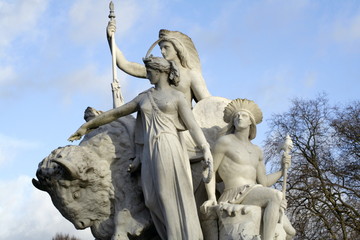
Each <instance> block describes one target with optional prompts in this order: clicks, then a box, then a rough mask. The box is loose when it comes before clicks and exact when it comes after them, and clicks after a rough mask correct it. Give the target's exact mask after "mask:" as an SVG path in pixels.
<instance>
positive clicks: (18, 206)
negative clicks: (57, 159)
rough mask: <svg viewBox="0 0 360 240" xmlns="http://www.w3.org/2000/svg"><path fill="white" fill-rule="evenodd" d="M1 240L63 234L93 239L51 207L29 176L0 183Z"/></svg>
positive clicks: (45, 194) (33, 238)
mask: <svg viewBox="0 0 360 240" xmlns="http://www.w3.org/2000/svg"><path fill="white" fill-rule="evenodd" d="M0 192H1V197H0V216H1V218H0V226H1V228H0V239H12V240H23V239H27V240H39V239H51V238H52V237H53V236H55V234H56V233H65V234H70V235H73V236H76V237H78V238H81V239H83V240H85V239H93V237H92V235H91V233H90V231H89V230H85V231H78V230H76V229H75V228H74V226H73V225H72V224H71V223H70V222H68V221H67V220H66V219H65V218H63V217H62V216H61V214H60V213H59V212H58V211H57V209H56V208H55V207H54V206H53V205H52V202H51V200H50V197H49V196H48V194H47V193H45V192H41V191H39V190H37V189H36V188H35V187H33V186H32V184H31V178H30V177H28V176H19V177H18V178H17V179H14V180H10V181H0Z"/></svg>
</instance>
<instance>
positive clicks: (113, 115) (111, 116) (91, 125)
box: [68, 97, 138, 141]
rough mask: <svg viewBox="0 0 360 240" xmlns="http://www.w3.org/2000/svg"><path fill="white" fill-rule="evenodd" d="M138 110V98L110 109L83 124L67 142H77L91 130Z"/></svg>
mask: <svg viewBox="0 0 360 240" xmlns="http://www.w3.org/2000/svg"><path fill="white" fill-rule="evenodd" d="M137 109H138V97H137V98H135V99H134V100H132V101H131V102H128V103H126V104H125V105H122V106H120V107H118V108H114V109H111V110H109V111H107V112H104V113H102V114H100V115H98V116H96V117H95V118H93V119H91V120H90V121H89V122H86V123H84V124H83V125H81V127H80V128H79V129H78V130H77V131H76V132H75V133H74V134H72V135H71V136H70V137H69V138H68V140H69V141H74V140H79V139H80V138H81V137H82V136H83V135H85V134H87V133H89V132H91V131H92V130H94V129H96V128H98V127H100V126H102V125H105V124H107V123H110V122H112V121H115V120H116V119H118V118H119V117H123V116H126V115H129V114H131V113H133V112H135V111H137Z"/></svg>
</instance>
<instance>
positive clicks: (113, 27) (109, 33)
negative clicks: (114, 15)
mask: <svg viewBox="0 0 360 240" xmlns="http://www.w3.org/2000/svg"><path fill="white" fill-rule="evenodd" d="M115 32H116V22H115V20H110V21H109V23H108V25H107V27H106V33H107V37H108V38H111V37H112V36H113V35H114V34H115Z"/></svg>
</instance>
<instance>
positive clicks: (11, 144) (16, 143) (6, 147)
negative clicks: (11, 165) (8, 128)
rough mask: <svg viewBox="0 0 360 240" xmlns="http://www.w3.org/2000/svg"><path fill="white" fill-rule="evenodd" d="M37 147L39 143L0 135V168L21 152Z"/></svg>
mask: <svg viewBox="0 0 360 240" xmlns="http://www.w3.org/2000/svg"><path fill="white" fill-rule="evenodd" d="M39 146H40V144H39V143H36V142H33V141H28V140H23V139H16V138H12V137H9V136H5V135H3V134H1V133H0V166H1V165H3V164H5V163H6V162H10V161H13V160H14V159H15V158H16V156H17V155H18V154H19V152H21V151H22V150H28V149H34V148H38V147H39Z"/></svg>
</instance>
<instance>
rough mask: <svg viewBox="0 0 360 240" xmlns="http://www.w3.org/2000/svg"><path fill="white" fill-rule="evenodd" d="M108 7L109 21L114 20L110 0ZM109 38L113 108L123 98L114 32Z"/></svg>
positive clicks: (118, 105)
mask: <svg viewBox="0 0 360 240" xmlns="http://www.w3.org/2000/svg"><path fill="white" fill-rule="evenodd" d="M109 9H110V14H109V18H110V21H114V22H115V13H114V4H113V2H112V1H110V4H109ZM110 38H111V39H110V40H111V42H110V44H111V55H112V73H113V82H112V83H111V89H112V96H113V108H117V107H120V106H121V105H123V103H124V99H123V97H122V94H121V91H120V85H119V81H118V79H117V69H116V45H115V34H114V33H113V34H112V36H111V37H110Z"/></svg>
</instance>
